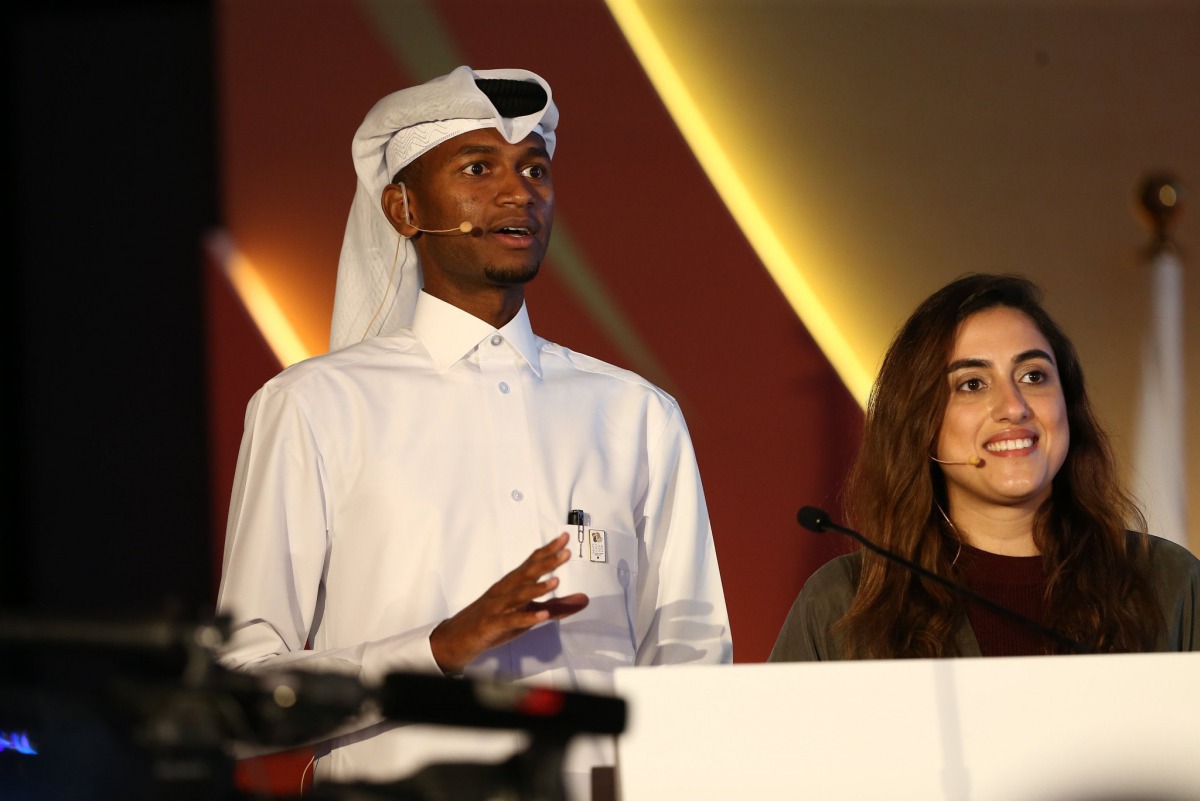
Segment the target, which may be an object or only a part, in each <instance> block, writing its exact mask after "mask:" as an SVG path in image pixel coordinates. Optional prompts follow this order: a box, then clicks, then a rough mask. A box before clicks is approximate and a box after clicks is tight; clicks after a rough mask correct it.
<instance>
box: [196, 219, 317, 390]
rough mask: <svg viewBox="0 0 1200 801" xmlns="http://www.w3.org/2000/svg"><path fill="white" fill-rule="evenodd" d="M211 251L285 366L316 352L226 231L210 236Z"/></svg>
mask: <svg viewBox="0 0 1200 801" xmlns="http://www.w3.org/2000/svg"><path fill="white" fill-rule="evenodd" d="M208 249H209V253H211V254H212V255H213V257H214V258H215V259H216V260H217V263H218V264H220V265H221V269H222V271H223V272H224V273H225V276H226V277H227V278H228V279H229V283H230V284H231V285H232V286H233V290H234V292H236V293H237V296H238V297H239V298H240V299H241V301H242V305H244V306H245V307H246V311H247V312H249V313H250V317H251V319H253V320H254V324H255V325H256V326H257V327H258V330H259V332H260V333H261V334H262V335H263V338H264V339H265V340H266V342H267V346H268V347H270V348H271V351H272V352H273V353H274V354H275V358H277V359H278V360H279V364H280V365H281V366H283V367H287V366H289V365H292V364H295V363H296V362H299V361H303V360H304V359H307V358H308V357H309V356H312V355H313V354H312V353H310V352H309V350H308V348H306V347H305V346H304V343H303V342H301V341H300V337H299V336H298V335H297V334H296V329H295V328H293V327H292V324H291V323H290V322H288V318H287V315H286V314H284V313H283V309H282V308H281V307H280V306H279V303H278V302H276V300H275V298H274V296H273V295H272V294H271V291H270V290H269V289H268V288H267V284H266V282H265V281H263V279H262V276H260V275H259V274H258V270H256V269H254V265H253V264H251V263H250V260H249V259H247V258H246V257H245V256H243V255H242V254H241V253H239V252H238V251H237V248H235V247H234V246H233V241H232V240H231V239H230V238H229V235H228V234H226V233H225V232H223V231H222V232H217V233H214V234H212V235H210V236H209V238H208Z"/></svg>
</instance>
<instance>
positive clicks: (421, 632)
mask: <svg viewBox="0 0 1200 801" xmlns="http://www.w3.org/2000/svg"><path fill="white" fill-rule="evenodd" d="M572 509H579V510H583V511H584V513H585V514H586V522H587V526H588V528H589V529H598V530H602V531H604V532H605V534H604V539H605V553H604V561H602V562H599V561H592V559H591V558H590V549H589V548H588V547H587V546H586V545H585V546H584V548H583V551H582V552H583V556H582V557H581V556H580V555H579V550H578V548H579V546H578V545H575V544H573V545H574V550H573V558H572V559H571V561H570V562H568V563H567V564H565V565H563V566H562V567H560V568H559V569H558V570H557V571H556V575H557V576H558V577H559V579H560V586H559V589H558V591H557V592H558V593H559V594H562V595H567V594H571V593H575V592H584V593H586V594H588V596H589V597H590V599H591V600H590V604H589V605H588V607H587V608H586V609H585V610H584V611H582V612H580V613H578V614H576V615H575V616H572V617H569V618H565V619H563V620H561V621H557V622H553V621H552V622H548V623H545V624H542V625H540V626H538V627H536V628H534V629H533V630H531V631H529V632H528V633H526V634H525V635H523V636H522V637H520V638H518V639H516V640H514V641H512V642H510V643H508V644H506V645H502V646H499V647H497V648H494V649H492V650H489V651H487V652H485V653H483V654H482V655H481V656H480V657H479V658H478V659H476V660H475V661H474V662H473V663H471V664H470V665H469V666H468V667H467V668H466V670H465V671H464V673H465V675H466V676H467V677H471V678H481V679H512V680H517V681H522V682H528V683H533V684H538V685H545V686H550V687H555V688H559V689H578V690H582V691H586V692H595V693H608V692H611V690H612V686H613V683H612V675H613V671H614V669H615V668H618V667H621V666H626V665H667V664H686V663H691V664H701V663H722V662H730V661H731V660H732V644H731V637H730V630H729V620H728V613H727V611H726V607H725V600H724V595H723V592H722V587H721V579H720V574H719V571H718V567H717V561H716V554H715V550H714V547H713V539H712V532H711V528H710V524H709V520H708V513H707V508H706V505H705V501H704V494H703V490H702V487H701V482H700V475H699V472H698V469H697V464H696V459H695V454H694V452H693V449H692V444H691V440H690V438H689V435H688V432H687V427H686V425H685V423H684V419H683V416H682V414H681V412H680V409H679V406H678V405H677V404H676V402H675V401H674V399H673V398H671V397H670V396H669V395H668V394H666V393H665V392H663V391H662V390H660V389H658V388H656V387H655V386H653V385H652V384H650V383H649V382H647V381H646V380H644V379H643V378H641V377H639V376H637V375H635V374H634V373H631V372H629V371H626V370H623V369H620V368H617V367H614V366H612V365H609V364H606V363H604V362H601V361H598V360H596V359H593V358H591V357H588V356H584V355H582V354H579V353H575V352H573V351H571V350H568V349H567V348H564V347H562V346H559V345H556V344H554V343H551V342H548V341H546V340H544V339H542V338H540V337H538V336H536V335H535V334H534V333H533V331H532V329H531V328H530V324H529V317H528V314H527V312H526V310H525V308H524V307H522V309H521V311H520V313H519V314H518V315H517V316H516V317H515V318H514V319H513V320H512V321H510V322H509V323H508V324H507V325H505V326H504V327H503V328H501V329H499V330H497V329H495V328H493V327H492V326H491V325H489V324H488V323H485V322H483V321H482V320H479V319H478V318H476V317H474V316H472V315H470V314H468V313H466V312H463V311H461V310H460V309H457V308H455V307H454V306H451V305H449V304H447V303H444V302H442V301H440V300H438V299H436V298H433V297H432V296H429V295H426V294H424V293H422V294H421V296H420V299H419V301H418V305H417V311H416V316H415V318H414V322H413V325H412V328H411V329H405V330H402V331H400V332H398V333H397V334H396V335H394V336H378V337H374V338H371V339H368V340H366V341H364V342H361V343H359V344H356V345H352V346H350V347H347V348H343V349H340V350H337V351H334V352H332V353H328V354H325V355H322V356H317V357H315V358H312V359H309V360H307V361H304V362H301V363H299V364H296V365H294V366H292V367H290V368H288V369H287V370H284V371H283V372H282V373H280V374H279V375H278V376H276V377H275V378H273V379H272V380H271V381H269V382H268V383H267V384H266V385H264V386H263V387H262V389H260V390H259V391H258V392H257V393H256V394H255V396H254V397H253V399H252V400H251V402H250V404H249V406H248V409H247V414H246V427H245V434H244V437H243V440H242V445H241V451H240V454H239V457H238V464H237V472H236V475H235V479H234V489H233V498H232V503H231V507H230V514H229V525H228V530H227V533H226V542H225V556H224V565H223V572H222V581H221V588H220V593H219V598H218V611H219V612H221V613H225V614H229V615H230V616H231V617H232V620H233V629H234V630H233V635H232V637H231V639H230V642H229V643H228V645H227V646H226V647H225V648H224V649H223V650H222V654H221V662H222V664H224V665H226V666H230V667H234V668H237V669H243V670H249V671H265V670H277V669H281V668H288V669H292V668H294V669H306V670H331V671H337V672H340V673H346V674H351V675H355V676H357V677H359V678H360V679H361V680H362V681H363V682H364V683H365V684H368V685H374V684H376V683H378V682H380V681H381V680H382V678H383V677H384V676H385V675H387V674H388V673H391V672H405V671H417V672H438V666H437V664H436V662H435V661H434V658H433V655H432V652H431V650H430V645H429V635H430V632H431V631H432V630H433V628H434V627H435V626H437V625H438V624H439V623H440V622H441V621H442V620H444V619H446V618H448V617H450V616H452V615H453V614H455V613H456V612H458V611H459V610H461V609H462V608H463V607H465V606H466V605H468V604H469V603H471V602H472V601H473V600H475V599H476V598H478V597H479V596H480V595H481V594H483V592H484V591H485V590H486V589H487V588H488V587H489V586H491V585H492V584H493V583H495V582H496V581H497V580H499V579H500V578H501V577H502V576H503V575H504V574H506V573H507V572H509V571H510V570H512V569H513V568H515V567H517V566H518V565H519V564H521V562H522V561H524V559H525V558H526V557H527V556H528V555H529V554H530V553H531V552H532V551H533V550H534V549H536V548H538V547H540V546H541V545H544V544H545V543H547V542H549V541H550V540H551V539H553V538H554V537H555V536H557V535H558V533H559V532H560V530H561V529H562V528H563V526H564V525H565V524H566V522H567V515H568V512H569V511H570V510H572ZM306 644H307V645H308V647H306ZM522 742H523V740H522V739H521V738H520V736H519V735H516V734H511V733H505V732H487V731H483V730H478V731H477V730H465V729H450V728H442V727H433V726H427V725H413V724H401V723H396V722H391V721H388V722H385V723H383V724H381V725H376V726H373V727H370V728H366V729H363V730H360V731H357V732H353V733H351V734H348V735H345V736H340V737H337V738H335V739H333V740H330V741H328V742H326V743H324V744H322V745H320V746H319V747H318V753H319V754H321V755H322V756H321V758H320V759H319V760H318V763H317V777H318V779H320V780H325V779H328V780H335V781H350V780H354V781H360V780H367V781H384V780H390V779H395V778H398V777H403V776H407V775H410V774H411V773H413V772H415V771H416V770H418V769H419V768H420V767H422V766H424V765H427V764H430V763H433V762H443V761H495V760H497V759H499V758H502V757H504V756H506V755H508V754H510V753H512V752H513V751H514V750H515V749H516V748H519V747H520V746H521V743H522ZM612 761H613V742H612V741H611V739H602V738H591V737H578V738H575V740H573V741H572V747H571V752H570V753H569V754H568V759H567V773H568V774H569V775H568V778H569V780H570V783H571V785H572V787H574V788H578V786H579V785H580V783H581V782H582V783H584V784H586V774H587V772H588V771H589V769H590V768H591V767H592V766H594V765H608V764H612ZM580 777H584V778H582V779H581V778H580ZM572 795H573V796H574V797H581V796H580V794H579V792H578V790H577V789H573V790H572Z"/></svg>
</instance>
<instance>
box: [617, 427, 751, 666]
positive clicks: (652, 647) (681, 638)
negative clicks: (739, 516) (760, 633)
mask: <svg viewBox="0 0 1200 801" xmlns="http://www.w3.org/2000/svg"><path fill="white" fill-rule="evenodd" d="M642 525H643V531H642V532H641V535H642V536H641V539H642V541H643V542H644V543H645V553H644V554H642V555H640V556H639V566H638V609H637V617H636V621H635V633H636V637H637V654H636V657H635V664H637V665H673V664H727V663H730V662H732V661H733V640H732V636H731V633H730V629H729V613H728V611H727V610H726V607H725V593H724V590H723V588H722V585H721V575H720V570H719V569H718V567H717V554H716V548H715V546H714V544H713V536H712V525H711V523H710V522H709V518H708V507H707V505H706V503H705V500H704V490H703V487H702V486H701V483H700V471H699V468H698V466H697V464H696V455H695V452H694V451H693V448H692V442H691V438H690V436H689V435H688V431H687V427H686V425H685V423H684V421H683V416H682V414H681V413H680V411H679V409H678V407H676V406H672V407H671V411H670V414H669V415H668V417H667V420H666V424H665V426H664V428H663V431H662V433H661V435H660V436H659V437H658V438H657V443H656V444H655V445H654V446H652V449H651V452H650V458H649V486H648V493H647V499H646V505H645V510H644V515H643V518H642Z"/></svg>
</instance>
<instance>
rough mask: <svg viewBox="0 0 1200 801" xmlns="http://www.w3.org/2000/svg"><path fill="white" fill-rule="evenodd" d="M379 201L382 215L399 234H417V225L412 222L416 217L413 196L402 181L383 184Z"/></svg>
mask: <svg viewBox="0 0 1200 801" xmlns="http://www.w3.org/2000/svg"><path fill="white" fill-rule="evenodd" d="M380 203H381V205H382V206H383V214H384V216H385V217H387V218H388V222H390V223H391V224H392V227H393V228H395V229H396V231H397V232H398V233H399V234H400V236H403V237H407V238H411V237H414V236H416V235H417V226H416V225H414V224H413V220H414V219H416V209H415V207H414V198H413V196H412V193H411V192H409V191H408V188H407V187H405V186H404V184H403V182H401V183H398V184H388V185H387V186H385V187H384V188H383V197H382V198H381V200H380Z"/></svg>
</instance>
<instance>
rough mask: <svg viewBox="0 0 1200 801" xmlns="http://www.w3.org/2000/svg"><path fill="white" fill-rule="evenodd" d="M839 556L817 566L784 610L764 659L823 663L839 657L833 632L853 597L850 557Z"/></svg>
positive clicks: (853, 580)
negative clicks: (834, 626) (785, 614)
mask: <svg viewBox="0 0 1200 801" xmlns="http://www.w3.org/2000/svg"><path fill="white" fill-rule="evenodd" d="M854 558H856V557H855V556H841V557H838V558H836V559H834V560H832V561H831V562H827V563H826V564H824V565H822V566H821V567H820V568H818V569H817V571H816V572H815V573H813V575H812V576H810V577H809V579H808V581H806V582H804V587H803V588H802V589H801V590H800V594H799V595H797V596H796V601H795V602H794V603H793V604H792V608H791V609H790V610H789V611H788V614H787V618H786V619H785V620H784V621H783V627H782V628H781V629H780V630H779V636H778V638H776V640H775V646H774V647H773V648H772V649H771V655H770V656H769V657H767V661H768V662H823V661H829V660H836V659H842V658H844V657H843V652H842V648H841V646H840V644H839V643H838V640H837V638H836V637H835V636H834V635H833V625H834V624H835V623H837V621H839V620H840V619H841V618H842V616H843V615H845V614H846V610H847V609H849V608H850V603H851V601H852V600H853V598H854V584H855V577H854V571H853V562H852V560H853V559H854Z"/></svg>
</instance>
